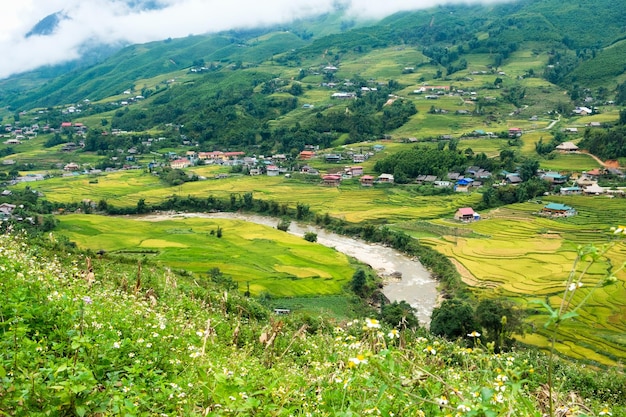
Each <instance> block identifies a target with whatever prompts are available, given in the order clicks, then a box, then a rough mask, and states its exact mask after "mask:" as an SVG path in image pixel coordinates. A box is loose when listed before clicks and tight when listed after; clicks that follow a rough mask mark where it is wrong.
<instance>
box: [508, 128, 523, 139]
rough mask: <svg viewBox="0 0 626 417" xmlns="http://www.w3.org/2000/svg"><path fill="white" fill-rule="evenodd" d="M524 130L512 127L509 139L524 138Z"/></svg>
mask: <svg viewBox="0 0 626 417" xmlns="http://www.w3.org/2000/svg"><path fill="white" fill-rule="evenodd" d="M522 133H523V132H522V129H521V128H519V127H512V128H510V129H509V137H510V138H518V137H520V136H522Z"/></svg>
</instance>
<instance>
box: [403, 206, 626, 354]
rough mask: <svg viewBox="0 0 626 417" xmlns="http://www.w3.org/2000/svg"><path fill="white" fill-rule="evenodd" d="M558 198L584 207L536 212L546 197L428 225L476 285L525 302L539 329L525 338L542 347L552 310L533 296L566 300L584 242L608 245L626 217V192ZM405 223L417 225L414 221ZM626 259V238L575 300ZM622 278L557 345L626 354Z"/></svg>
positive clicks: (566, 350)
mask: <svg viewBox="0 0 626 417" xmlns="http://www.w3.org/2000/svg"><path fill="white" fill-rule="evenodd" d="M552 200H554V201H555V202H560V203H564V204H568V205H571V206H572V207H574V208H576V210H577V211H578V215H576V216H574V217H570V218H566V219H550V218H545V217H538V216H535V215H534V214H533V213H534V212H537V211H539V210H540V209H541V208H542V207H543V204H538V203H524V204H516V205H512V206H508V207H505V208H498V209H495V210H492V211H489V212H486V213H481V215H482V220H480V221H478V222H474V223H471V224H463V223H459V222H455V221H453V220H452V219H437V220H432V221H429V222H427V223H430V224H431V225H432V227H430V228H428V227H426V230H428V231H429V232H430V233H429V234H424V235H423V236H422V237H421V239H420V241H421V242H423V243H425V244H428V245H431V246H432V247H434V248H436V249H437V250H438V251H440V252H442V253H444V254H446V255H447V256H449V257H450V258H452V259H454V260H455V262H457V263H458V265H460V266H461V267H462V270H463V272H464V273H462V275H464V280H465V281H466V282H467V283H468V284H470V285H472V286H473V287H474V289H475V291H478V292H482V293H484V294H486V295H488V296H489V295H490V294H491V295H498V296H506V297H509V298H511V299H512V300H514V301H515V302H516V303H517V304H519V305H520V306H521V307H522V308H524V309H525V310H526V311H527V312H528V313H529V319H528V320H529V322H530V323H531V324H532V327H533V329H532V330H530V331H529V332H528V334H526V335H524V336H523V337H522V339H521V340H522V341H523V342H524V343H528V344H532V345H537V346H540V347H546V346H547V343H548V339H547V337H548V336H549V335H548V333H547V331H546V330H544V328H543V323H545V322H546V320H547V315H546V312H544V311H542V309H541V307H539V306H538V305H536V304H533V300H549V302H550V304H551V305H552V306H553V307H556V306H558V305H559V304H560V302H561V297H562V295H563V291H564V290H565V282H566V280H567V276H568V274H569V272H570V269H571V266H572V263H573V261H574V259H575V257H576V248H577V246H578V245H586V244H590V243H593V244H595V245H596V246H598V247H602V246H603V245H605V244H606V243H607V242H609V241H610V240H612V239H613V237H612V234H611V233H610V232H609V228H610V227H611V226H617V223H619V222H621V223H622V224H623V223H624V222H626V219H624V213H625V212H626V200H624V199H607V198H603V197H581V196H575V197H562V198H554V199H553V198H552V197H551V201H552ZM544 203H545V202H544ZM619 219H622V220H619ZM409 223H410V222H409ZM400 226H401V225H400ZM416 226H417V225H416ZM400 228H401V229H402V230H404V229H407V230H411V227H410V225H405V226H404V227H400ZM415 229H417V227H416V228H415ZM437 232H438V233H439V236H436V233H437ZM412 233H413V234H415V233H416V231H415V230H413V231H412ZM624 261H626V244H625V243H623V242H622V243H618V244H616V245H615V246H613V247H611V249H610V250H609V251H608V252H607V253H606V254H605V256H604V257H603V258H602V259H601V260H600V261H599V262H597V263H596V264H594V265H593V266H592V267H591V268H590V269H589V270H588V272H587V274H586V276H585V279H584V281H583V282H584V286H583V287H582V288H581V289H579V290H578V291H577V293H576V296H575V299H574V300H575V302H576V301H582V299H583V298H584V297H585V295H586V294H588V292H589V291H591V288H593V287H594V286H596V285H597V283H598V282H602V280H603V278H604V277H605V276H607V275H608V274H609V273H611V271H612V270H613V269H615V268H617V267H618V266H619V265H621V264H622V263H623V262H624ZM617 278H618V282H617V283H616V284H614V285H611V286H607V287H600V288H597V289H596V290H594V292H593V293H592V296H591V298H589V300H588V301H587V302H586V305H585V307H584V308H582V309H581V310H580V311H579V313H580V315H579V317H577V318H576V319H575V320H571V321H568V322H565V323H564V324H563V325H562V327H561V329H560V337H559V343H558V346H557V349H558V350H559V351H560V352H561V353H563V354H566V355H568V356H572V357H576V358H581V359H584V360H587V361H591V362H597V363H602V364H609V365H613V364H616V363H618V362H620V361H623V360H624V359H626V338H625V337H624V336H623V335H624V334H626V321H624V317H626V303H625V302H624V300H626V273H624V272H623V271H622V272H620V273H618V275H617Z"/></svg>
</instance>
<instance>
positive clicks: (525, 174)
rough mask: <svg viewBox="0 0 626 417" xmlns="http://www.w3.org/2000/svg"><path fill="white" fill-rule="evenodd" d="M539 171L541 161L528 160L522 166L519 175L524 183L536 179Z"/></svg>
mask: <svg viewBox="0 0 626 417" xmlns="http://www.w3.org/2000/svg"><path fill="white" fill-rule="evenodd" d="M538 169H539V161H537V160H536V159H527V160H525V161H524V162H523V163H522V165H521V166H520V170H519V175H520V178H521V179H522V181H528V180H529V179H531V178H534V177H535V175H536V174H537V170H538Z"/></svg>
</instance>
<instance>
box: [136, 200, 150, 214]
mask: <svg viewBox="0 0 626 417" xmlns="http://www.w3.org/2000/svg"><path fill="white" fill-rule="evenodd" d="M147 212H148V206H147V205H146V200H144V199H143V198H140V199H139V201H137V214H144V213H147Z"/></svg>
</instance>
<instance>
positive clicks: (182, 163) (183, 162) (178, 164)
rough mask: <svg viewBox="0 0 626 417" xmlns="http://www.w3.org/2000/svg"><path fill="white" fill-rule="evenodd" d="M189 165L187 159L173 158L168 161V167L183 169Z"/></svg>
mask: <svg viewBox="0 0 626 417" xmlns="http://www.w3.org/2000/svg"><path fill="white" fill-rule="evenodd" d="M190 165H191V162H190V161H189V159H183V158H181V159H174V160H173V161H171V162H170V167H171V168H172V169H183V168H187V167H188V166H190Z"/></svg>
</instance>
